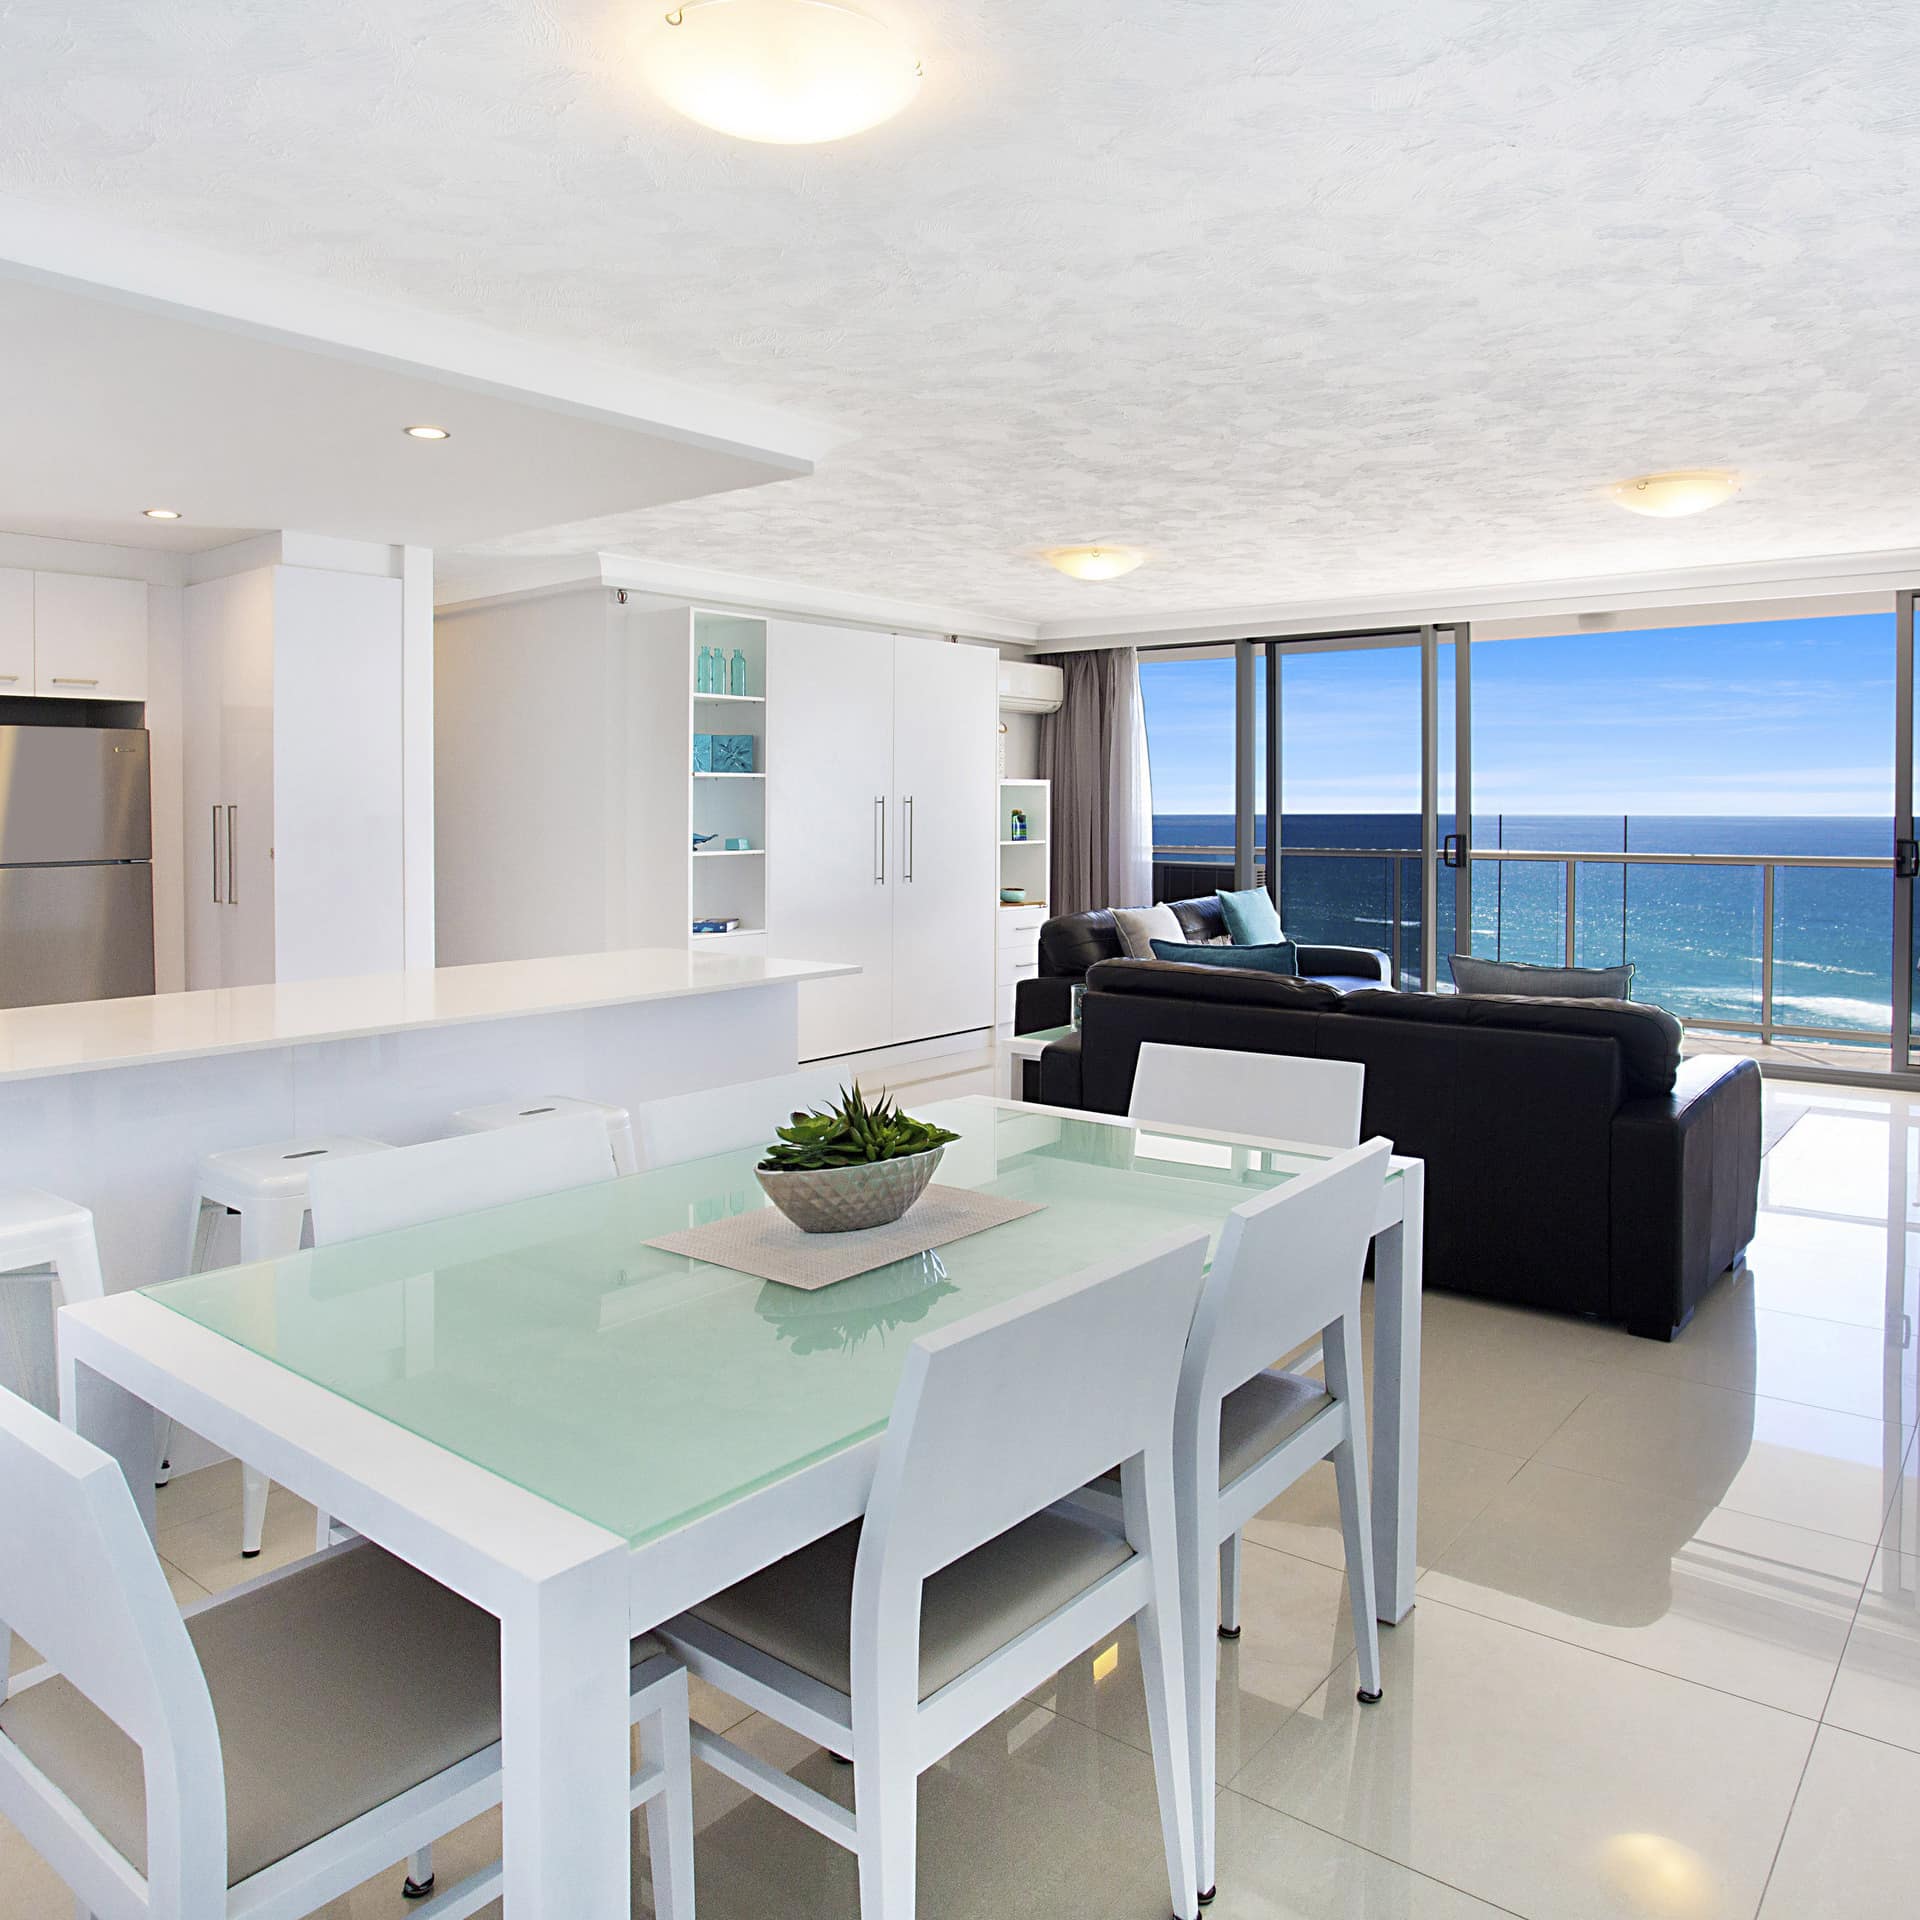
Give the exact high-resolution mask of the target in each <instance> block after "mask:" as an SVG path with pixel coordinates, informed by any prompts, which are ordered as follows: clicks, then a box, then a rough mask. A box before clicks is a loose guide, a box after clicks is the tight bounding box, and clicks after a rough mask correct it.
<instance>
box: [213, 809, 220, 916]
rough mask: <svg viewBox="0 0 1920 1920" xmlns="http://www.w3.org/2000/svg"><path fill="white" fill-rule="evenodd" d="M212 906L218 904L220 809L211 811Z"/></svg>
mask: <svg viewBox="0 0 1920 1920" xmlns="http://www.w3.org/2000/svg"><path fill="white" fill-rule="evenodd" d="M213 904H214V905H215V906H216V907H217V906H218V905H219V904H220V809H219V808H218V807H215V808H214V810H213Z"/></svg>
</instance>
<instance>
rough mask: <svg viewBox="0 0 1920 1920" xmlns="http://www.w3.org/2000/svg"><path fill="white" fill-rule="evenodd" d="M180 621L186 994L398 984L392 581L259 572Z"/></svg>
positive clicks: (240, 577) (201, 594) (212, 594)
mask: <svg viewBox="0 0 1920 1920" xmlns="http://www.w3.org/2000/svg"><path fill="white" fill-rule="evenodd" d="M185 616H186V617H185V647H184V663H183V674H182V688H181V696H182V697H181V708H182V723H183V726H182V731H183V734H184V755H183V784H184V790H185V807H186V874H187V880H186V887H187V926H186V933H187V984H188V986H189V987H240V986H256V985H259V984H261V983H263V982H265V981H269V980H314V979H324V978H330V977H333V976H336V975H347V974H362V973H384V972H391V971H396V970H398V969H399V968H401V967H402V966H404V965H405V938H404V909H403V882H404V869H403V865H402V821H401V738H402V736H401V717H402V712H401V697H400V674H401V644H400V643H401V628H400V583H399V581H398V580H393V579H388V578H382V577H378V576H375V575H369V574H350V573H333V572H328V571H324V570H322V569H318V568H311V567H262V568H257V569H255V570H253V571H251V572H248V573H242V574H235V575H232V576H230V577H229V578H226V579H221V580H209V581H205V582H203V583H201V584H199V585H196V586H191V587H189V588H188V589H187V590H186V608H185Z"/></svg>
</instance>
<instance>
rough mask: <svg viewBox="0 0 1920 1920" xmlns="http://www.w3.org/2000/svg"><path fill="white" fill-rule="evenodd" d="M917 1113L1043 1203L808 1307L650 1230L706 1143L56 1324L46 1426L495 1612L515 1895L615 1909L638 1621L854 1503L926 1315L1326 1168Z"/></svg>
mask: <svg viewBox="0 0 1920 1920" xmlns="http://www.w3.org/2000/svg"><path fill="white" fill-rule="evenodd" d="M917 1111H919V1112H920V1113H921V1114H923V1115H924V1117H926V1118H928V1119H930V1120H934V1121H937V1122H939V1123H940V1124H942V1125H944V1126H947V1127H949V1128H952V1129H953V1130H954V1131H955V1132H956V1133H957V1134H959V1136H960V1138H959V1139H958V1141H957V1142H956V1143H955V1144H954V1145H952V1146H950V1147H949V1148H948V1149H947V1151H946V1156H945V1159H944V1161H943V1164H942V1166H941V1168H940V1179H941V1180H942V1181H943V1182H944V1183H947V1184H950V1185H955V1186H962V1187H978V1188H985V1189H991V1190H992V1191H994V1192H996V1193H1001V1194H1006V1195H1008V1196H1010V1197H1013V1198H1017V1199H1022V1200H1028V1201H1032V1202H1034V1203H1036V1204H1037V1206H1038V1207H1039V1211H1037V1212H1035V1213H1032V1214H1028V1215H1026V1216H1024V1217H1023V1218H1021V1219H1018V1220H1014V1221H1010V1222H1007V1223H1006V1224H1004V1225H1002V1226H999V1227H996V1228H993V1229H992V1230H990V1231H988V1232H986V1233H982V1234H978V1235H975V1236H973V1237H971V1238H969V1239H965V1240H961V1241H957V1242H954V1243H952V1244H950V1245H948V1246H945V1247H942V1248H940V1249H938V1250H937V1251H936V1252H933V1253H927V1254H921V1255H917V1256H914V1257H913V1258H911V1259H908V1260H901V1261H896V1262H894V1263H892V1264H891V1265H889V1266H887V1267H883V1268H880V1269H877V1270H876V1271H874V1272H872V1273H868V1274H864V1275H861V1276H859V1277H857V1278H855V1279H852V1280H847V1281H842V1282H840V1283H838V1284H837V1285H834V1286H831V1287H828V1288H825V1289H822V1290H820V1291H818V1292H802V1291H799V1290H796V1289H793V1288H789V1287H785V1286H780V1285H777V1284H775V1283H772V1282H767V1281H762V1280H758V1279H754V1278H751V1277H749V1276H746V1275H743V1274H739V1273H736V1272H733V1271H731V1270H729V1269H726V1268H721V1267H716V1266H712V1265H707V1264H703V1263H701V1262H697V1261H695V1260H692V1259H689V1258H687V1257H686V1256H684V1255H679V1254H671V1253H667V1252H664V1251H661V1250H659V1249H656V1248H654V1247H651V1246H649V1245H648V1244H647V1242H648V1241H649V1240H650V1239H653V1238H655V1237H657V1236H660V1235H662V1234H666V1233H669V1232H673V1231H675V1230H678V1229H681V1228H685V1227H687V1226H689V1225H697V1224H700V1223H702V1222H704V1221H706V1220H710V1219H716V1218H720V1217H724V1216H725V1215H727V1214H730V1213H736V1212H739V1211H742V1210H744V1209H746V1208H749V1207H754V1206H759V1205H763V1204H765V1203H764V1200H763V1198H762V1196H761V1194H760V1192H759V1190H758V1188H757V1186H756V1184H755V1182H754V1180H753V1174H752V1168H753V1163H754V1161H755V1159H756V1158H757V1155H756V1154H755V1153H754V1152H748V1151H743V1152H738V1153H730V1154H722V1155H717V1156H714V1157H712V1158H710V1159H703V1160H697V1161H690V1162H687V1163H685V1164H683V1165H680V1166H670V1167H661V1168H656V1169H653V1170H650V1171H647V1172H643V1173H640V1174H637V1175H633V1176H630V1177H628V1178H625V1179H620V1180H609V1181H606V1182H603V1183H600V1184H598V1185H595V1186H591V1187H586V1188H581V1189H576V1190H574V1191H572V1192H568V1193H562V1194H555V1195H552V1196H548V1197H546V1198H543V1199H537V1200H530V1201H522V1202H518V1203H515V1204H513V1205H511V1206H504V1207H498V1208H493V1209H489V1210H486V1211H483V1212H476V1213H467V1214H461V1215H457V1216H454V1217H453V1218H450V1219H446V1220H442V1221H437V1222H434V1223H432V1224H430V1225H424V1226H418V1227H412V1228H407V1229H404V1230H402V1231H399V1232H394V1233H384V1234H379V1235H374V1236H371V1237H369V1238H367V1239H364V1240H358V1241H350V1242H344V1243H341V1244H338V1245H335V1246H331V1247H326V1248H322V1249H310V1250H307V1251H304V1252H301V1253H298V1254H292V1255H288V1256H285V1257H282V1258H279V1259H276V1260H271V1261H263V1262H258V1263H255V1264H253V1265H249V1266H241V1267H232V1268H226V1269H222V1270H220V1271H217V1272H212V1273H205V1274H197V1275H193V1276H190V1277H188V1278H185V1279H181V1280H175V1281H169V1282H165V1283H162V1284H160V1285H156V1286H151V1287H147V1288H144V1289H142V1290H140V1291H138V1292H130V1293H121V1294H115V1295H111V1296H109V1297H108V1298H106V1299H104V1300H99V1301H93V1302H87V1303H82V1304H79V1305H75V1306H71V1307H68V1308H65V1309H63V1311H62V1313H61V1316H60V1357H61V1375H62V1407H63V1413H64V1416H65V1418H66V1419H67V1420H68V1422H69V1424H70V1425H73V1426H75V1427H76V1428H77V1429H78V1430H79V1431H80V1432H81V1433H83V1434H84V1435H86V1436H87V1437H88V1438H90V1439H92V1440H94V1441H95V1442H96V1443H98V1444H99V1445H101V1446H103V1447H105V1448H106V1449H107V1450H108V1451H110V1452H112V1453H113V1454H114V1455H115V1456H116V1457H117V1458H118V1459H119V1460H120V1462H121V1464H122V1466H123V1468H124V1469H125V1471H126V1474H127V1479H128V1484H129V1485H130V1487H131V1488H132V1490H133V1493H134V1496H135V1499H136V1502H137V1503H138V1505H139V1507H140V1509H141V1512H142V1514H143V1516H144V1518H145V1519H146V1521H147V1524H148V1526H149V1528H151V1527H152V1525H153V1521H154V1493H153V1484H152V1466H153V1461H154V1458H155V1451H154V1445H155V1421H156V1418H157V1417H159V1416H165V1417H167V1418H169V1419H172V1420H175V1421H178V1422H180V1423H182V1424H184V1425H186V1426H188V1427H191V1428H192V1429H194V1430H195V1431H197V1432H199V1433H201V1434H204V1435H205V1436H206V1437H207V1438H209V1439H210V1440H212V1441H214V1442H215V1443H216V1444H218V1445H219V1446H221V1447H223V1448H225V1449H226V1450H228V1451H229V1452H231V1453H234V1454H236V1455H238V1456H239V1457H240V1458H242V1459H244V1460H246V1461H248V1462H249V1463H250V1464H253V1465H255V1466H258V1467H260V1468H261V1469H262V1470H263V1471H265V1472H266V1473H267V1474H268V1475H270V1476H271V1478H272V1479H273V1480H274V1481H275V1482H276V1483H278V1484H279V1485H281V1486H284V1487H286V1488H289V1489H291V1490H292V1491H293V1492H295V1493H297V1494H299V1495H301V1496H302V1497H304V1498H305V1499H307V1500H310V1501H312V1502H313V1503H314V1504H315V1505H316V1506H317V1507H319V1508H321V1509H322V1510H324V1511H326V1512H328V1513H330V1514H332V1515H334V1516H335V1517H336V1519H337V1520H338V1521H340V1522H343V1523H345V1524H346V1525H348V1526H350V1527H352V1528H354V1529H355V1530H356V1531H358V1532H360V1533H361V1534H363V1535H365V1536H366V1537H367V1538H368V1539H370V1540H372V1541H375V1542H376V1543H378V1544H379V1545H380V1546H382V1547H384V1548H385V1549H387V1550H388V1551H389V1552H391V1553H393V1554H395V1555H397V1556H399V1557H400V1558H402V1559H404V1560H407V1561H408V1562H410V1563H411V1564H413V1565H414V1566H417V1567H419V1568H420V1569H421V1570H422V1571H423V1572H425V1573H427V1574H429V1575H430V1576H431V1577H433V1578H434V1579H436V1580H439V1581H441V1582H442V1583H443V1584H445V1585H446V1586H448V1587H450V1588H452V1589H454V1590H455V1591H456V1592H459V1593H461V1594H463V1595H465V1596H466V1597H467V1598H468V1599H470V1600H471V1601H473V1602H474V1603H475V1604H476V1605H478V1606H481V1607H484V1608H485V1609H487V1611H489V1612H490V1613H492V1614H494V1615H495V1616H496V1617H497V1618H498V1619H499V1621H500V1626H501V1656H500V1658H501V1716H502V1724H501V1739H502V1765H503V1771H504V1799H503V1808H502V1821H503V1827H502V1847H503V1867H504V1897H505V1908H506V1912H507V1913H508V1914H509V1915H510V1916H511V1917H512V1920H534V1917H535V1916H539V1920H549V1917H550V1916H559V1915H561V1914H565V1915H567V1916H568V1917H569V1920H627V1916H628V1914H629V1912H630V1905H629V1903H630V1898H631V1889H630V1884H629V1881H630V1867H629V1861H630V1853H631V1847H630V1840H629V1827H628V1822H629V1806H628V1779H629V1756H628V1740H627V1671H628V1655H627V1648H628V1642H629V1640H630V1638H631V1637H632V1636H633V1635H635V1634H637V1633H640V1632H644V1631H645V1630H647V1629H648V1628H651V1627H653V1626H656V1625H658V1624H659V1623H660V1622H662V1621H664V1620H667V1619H669V1618H671V1617H672V1616H673V1615H674V1614H676V1613H678V1612H680V1611H682V1610H683V1609H684V1608H686V1607H687V1606H689V1605H691V1604H693V1603H694V1602H697V1601H699V1600H701V1599H704V1598H706V1597H707V1596H708V1595H710V1594H712V1593H714V1592H716V1591H718V1590H719V1589H720V1588H722V1587H724V1586H727V1585H729V1584H730V1583H732V1582H733V1581H735V1580H738V1579H741V1578H744V1577H745V1576H746V1575H747V1574H749V1573H751V1572H753V1571H755V1570H756V1569H757V1568H760V1567H763V1566H765V1565H767V1564H768V1563H770V1562H771V1561H773V1560H776V1559H778V1558H780V1557H781V1556H782V1555H784V1554H786V1553H789V1552H792V1551H794V1550H795V1549H797V1548H799V1547H801V1546H804V1545H806V1544H807V1543H808V1542H809V1541H812V1540H816V1539H818V1538H820V1537H821V1536H822V1535H823V1534H826V1533H828V1532H831V1531H832V1530H833V1529H834V1528H836V1527H839V1526H842V1525H844V1524H845V1523H846V1522H848V1521H850V1520H853V1519H857V1518H858V1517H859V1516H860V1515H861V1513H862V1512H864V1510H865V1507H866V1502H867V1495H868V1489H869V1486H870V1483H871V1480H872V1476H873V1471H874V1465H875V1459H876V1455H877V1452H878V1447H879V1440H880V1436H881V1434H882V1433H883V1432H884V1430H885V1427H886V1422H887V1415H888V1411H889V1408H890V1406H891V1403H892V1400H893V1395H894V1390H895V1388H896V1386H897V1384H898V1381H899V1377H900V1373H901V1368H902V1365H903V1363H904V1359H905V1355H906V1352H907V1350H908V1348H909V1346H910V1345H911V1343H912V1340H913V1339H914V1337H915V1335H916V1334H917V1333H918V1332H920V1331H923V1330H930V1329H932V1328H934V1327H938V1326H941V1325H945V1324H948V1323H950V1322H952V1321H953V1320H955V1319H958V1318H960V1317H962V1316H964V1315H967V1314H971V1313H973V1312H976V1311H979V1310H981V1309H983V1308H986V1307H991V1306H995V1305H998V1304H1001V1303H1003V1302H1005V1301H1007V1300H1009V1299H1014V1298H1017V1297H1019V1296H1020V1295H1021V1294H1023V1293H1025V1292H1027V1291H1030V1290H1032V1289H1033V1288H1036V1287H1039V1286H1043V1285H1046V1284H1048V1283H1049V1282H1051V1281H1053V1280H1055V1279H1057V1278H1059V1277H1061V1276H1062V1275H1064V1274H1067V1273H1071V1272H1074V1271H1077V1270H1079V1269H1081V1268H1085V1267H1088V1266H1092V1265H1096V1264H1098V1263H1101V1262H1103V1261H1110V1260H1112V1259H1114V1258H1116V1257H1120V1256H1124V1254H1125V1253H1126V1252H1128V1251H1129V1250H1131V1249H1134V1248H1137V1247H1138V1246H1140V1245H1142V1244H1144V1243H1146V1242H1147V1241H1149V1240H1151V1239H1152V1238H1154V1237H1155V1236H1156V1235H1159V1234H1164V1233H1166V1232H1169V1231H1173V1230H1175V1229H1178V1228H1180V1227H1183V1226H1184V1227H1191V1226H1195V1225H1204V1226H1205V1227H1206V1228H1207V1230H1208V1232H1209V1234H1210V1235H1211V1236H1217V1234H1218V1232H1219V1230H1220V1227H1221V1226H1222V1225H1223V1224H1224V1222H1225V1220H1226V1218H1227V1215H1228V1214H1229V1213H1230V1212H1231V1210H1232V1209H1233V1207H1234V1206H1236V1205H1238V1204H1239V1203H1240V1202H1241V1201H1242V1200H1244V1199H1246V1198H1248V1197H1249V1196H1250V1194H1252V1193H1254V1192H1258V1191H1260V1190H1263V1189H1265V1188H1268V1187H1271V1186H1273V1185H1275V1184H1277V1183H1279V1182H1282V1181H1284V1180H1286V1179H1288V1178H1290V1177H1293V1176H1295V1175H1297V1174H1298V1173H1300V1172H1302V1171H1305V1170H1306V1169H1308V1168H1309V1167H1311V1166H1313V1165H1315V1164H1317V1163H1319V1162H1321V1161H1323V1160H1325V1159H1326V1158H1327V1157H1328V1156H1327V1150H1326V1149H1324V1148H1319V1147H1311V1146H1298V1145H1290V1144H1287V1143H1281V1142H1270V1141H1257V1140H1253V1139H1250V1138H1247V1137H1245V1136H1235V1135H1226V1134H1211V1133H1204V1132H1199V1131H1196V1130H1192V1129H1167V1128H1160V1127H1146V1126H1136V1125H1135V1124H1133V1123H1132V1122H1130V1121H1127V1120H1124V1119H1115V1118H1107V1117H1103V1116H1098V1115H1090V1114H1085V1113H1080V1112H1076V1111H1068V1110H1065V1109H1050V1108H1045V1107H1034V1106H1023V1105H1019V1104H1017V1103H1014V1102H1010V1101H1004V1100H988V1099H966V1100H956V1101H948V1102H941V1103H938V1104H934V1105H928V1106H926V1107H923V1108H920V1109H917ZM778 1117H779V1116H778V1115H775V1114H769V1116H768V1120H769V1125H771V1124H772V1123H773V1122H774V1121H775V1120H777V1119H778ZM1422 1179H1423V1168H1422V1166H1421V1163H1420V1162H1419V1161H1417V1160H1407V1159H1400V1158H1396V1159H1395V1160H1394V1161H1393V1162H1392V1163H1391V1169H1390V1172H1389V1176H1388V1178H1387V1181H1386V1185H1385V1188H1384V1194H1383V1205H1382V1211H1381V1215H1380V1219H1379V1222H1378V1225H1377V1228H1376V1232H1375V1238H1374V1248H1375V1262H1374V1296H1375V1311H1374V1323H1375V1335H1374V1341H1375V1344H1374V1363H1373V1364H1374V1379H1373V1383H1372V1401H1371V1404H1372V1413H1373V1419H1372V1428H1373V1444H1374V1459H1375V1473H1374V1483H1373V1528H1374V1542H1375V1559H1376V1565H1377V1576H1378V1581H1379V1594H1380V1600H1379V1610H1380V1615H1381V1617H1382V1619H1384V1620H1387V1621H1397V1620H1399V1619H1401V1618H1403V1617H1404V1616H1405V1614H1406V1613H1407V1611H1408V1610H1409V1609H1410V1608H1411V1606H1412V1604H1413V1580H1414V1548H1415V1526H1414V1511H1415V1499H1416V1495H1417V1490H1418V1408H1419V1392H1420V1246H1421V1225H1422V1218H1423V1213H1422ZM292 1657H297V1652H296V1653H295V1654H294V1655H293V1656H292Z"/></svg>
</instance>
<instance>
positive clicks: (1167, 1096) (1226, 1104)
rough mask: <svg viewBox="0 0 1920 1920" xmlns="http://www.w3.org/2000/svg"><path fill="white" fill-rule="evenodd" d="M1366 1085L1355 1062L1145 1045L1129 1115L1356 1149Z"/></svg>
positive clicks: (1161, 1123)
mask: <svg viewBox="0 0 1920 1920" xmlns="http://www.w3.org/2000/svg"><path fill="white" fill-rule="evenodd" d="M1366 1082H1367V1070H1366V1068H1365V1067H1363V1066H1361V1065H1360V1064H1359V1062H1358V1061H1355V1060H1314V1059H1309V1058H1307V1057H1305V1056H1303V1055H1300V1054H1292V1053H1240V1052H1236V1051H1233V1050H1231V1049H1229V1048H1226V1047H1175V1046H1169V1045H1167V1044H1166V1043H1165V1042H1164V1041H1160V1040H1144V1041H1142V1042H1141V1044H1140V1060H1139V1064H1138V1065H1137V1066H1136V1067H1135V1068H1134V1070H1133V1094H1132V1097H1131V1098H1130V1099H1129V1100H1128V1102H1127V1118H1128V1119H1130V1120H1138V1121H1140V1122H1142V1123H1143V1124H1145V1125H1148V1126H1161V1127H1201V1128H1209V1129H1211V1130H1212V1131H1214V1132H1216V1133H1250V1134H1253V1135H1256V1136H1257V1137H1258V1138H1260V1139H1263V1140H1298V1141H1300V1142H1301V1143H1302V1144H1303V1145H1306V1146H1315V1147H1353V1146H1358V1145H1359V1144H1360V1103H1361V1100H1362V1098H1363V1097H1364V1095H1365V1092H1366Z"/></svg>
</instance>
